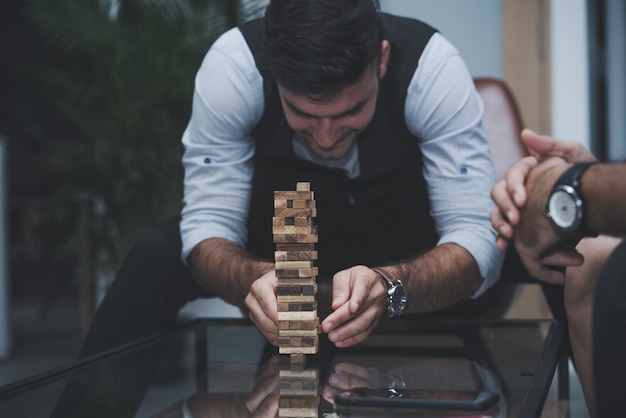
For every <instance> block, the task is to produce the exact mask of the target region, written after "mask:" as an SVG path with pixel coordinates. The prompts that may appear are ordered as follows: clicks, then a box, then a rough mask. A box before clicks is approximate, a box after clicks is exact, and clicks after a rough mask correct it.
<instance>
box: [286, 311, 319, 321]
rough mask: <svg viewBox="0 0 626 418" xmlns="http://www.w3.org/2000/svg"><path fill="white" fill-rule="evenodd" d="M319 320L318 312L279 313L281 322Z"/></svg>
mask: <svg viewBox="0 0 626 418" xmlns="http://www.w3.org/2000/svg"><path fill="white" fill-rule="evenodd" d="M315 318H317V310H315V311H303V312H278V320H279V321H313V320H314V319H315Z"/></svg>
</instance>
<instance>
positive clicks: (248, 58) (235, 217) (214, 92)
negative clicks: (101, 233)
mask: <svg viewBox="0 0 626 418" xmlns="http://www.w3.org/2000/svg"><path fill="white" fill-rule="evenodd" d="M262 86H263V83H262V79H261V75H260V73H259V72H258V70H257V69H256V66H255V64H254V58H253V57H252V54H251V52H250V50H249V48H248V46H247V44H246V43H245V40H244V39H243V36H242V34H241V32H240V31H239V30H238V29H232V30H230V31H228V32H226V33H225V34H224V35H222V36H221V37H220V38H219V39H218V40H217V41H216V42H215V43H214V44H213V45H212V46H211V48H210V50H209V51H208V53H207V54H206V56H205V58H204V61H203V62H202V65H201V66H200V69H199V70H198V73H197V75H196V78H195V87H194V94H193V103H192V112H191V118H190V120H189V123H188V125H187V128H186V129H185V132H184V133H183V138H182V143H183V145H184V147H185V151H184V154H183V165H184V169H185V177H184V200H183V209H182V213H181V215H182V218H181V223H180V230H181V237H182V253H181V257H182V259H183V261H185V262H186V260H187V257H188V256H189V254H190V253H191V251H192V250H193V248H194V247H195V246H196V245H198V243H200V242H201V241H204V240H206V239H209V238H225V239H227V240H230V241H232V242H234V243H236V244H238V245H242V246H243V245H244V244H245V241H246V237H247V229H246V222H247V219H248V209H249V204H250V192H251V178H252V174H253V170H254V167H253V163H252V157H253V155H254V151H255V147H254V141H253V139H252V137H251V136H250V132H251V131H252V129H253V128H254V126H255V125H256V123H257V122H258V120H259V119H260V117H261V113H262V103H263V91H262Z"/></svg>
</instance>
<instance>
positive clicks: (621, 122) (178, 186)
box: [0, 0, 626, 386]
mask: <svg viewBox="0 0 626 418" xmlns="http://www.w3.org/2000/svg"><path fill="white" fill-rule="evenodd" d="M266 4H267V0H60V1H50V0H2V1H1V2H0V138H1V141H0V169H1V171H0V173H1V176H0V177H1V181H0V186H1V187H2V189H1V191H0V203H1V204H0V221H2V222H1V223H0V225H1V227H0V358H1V359H4V364H3V365H2V364H0V366H3V367H4V368H3V369H2V372H0V386H1V385H3V384H7V383H10V382H12V381H14V380H16V379H19V378H22V377H26V376H28V375H31V374H33V373H36V372H39V371H43V370H46V369H48V368H51V367H54V366H57V365H59V364H64V363H65V362H67V361H71V359H73V357H74V356H75V354H76V353H77V351H78V347H79V345H80V342H81V340H82V337H83V335H84V332H85V331H86V329H87V328H88V326H89V323H90V321H91V317H92V315H93V312H94V310H95V308H96V306H97V304H98V302H99V301H100V300H101V299H102V297H103V295H104V294H105V292H106V289H107V287H108V285H109V284H110V283H111V280H112V279H113V277H114V274H115V271H116V269H117V267H118V266H119V264H120V263H121V260H122V259H123V257H124V255H125V254H126V252H127V251H128V249H129V247H130V245H131V244H132V242H133V241H134V239H135V238H136V237H137V235H138V233H139V232H140V231H141V230H142V229H144V228H145V227H146V226H147V225H150V224H153V223H156V222H158V221H160V220H162V219H165V218H167V217H169V216H172V215H175V214H176V213H178V212H179V210H180V207H181V199H182V166H181V162H180V161H181V156H182V151H183V149H182V145H181V143H180V137H181V135H182V132H183V130H184V128H185V125H186V123H187V121H188V119H189V115H190V110H191V96H192V92H193V83H194V75H195V73H196V71H197V69H198V67H199V65H200V63H201V61H202V58H203V56H204V54H205V53H206V51H207V49H208V48H209V46H210V45H211V43H212V42H213V40H214V39H215V38H216V37H217V36H218V35H219V34H221V33H222V32H224V31H225V30H226V29H228V28H230V27H233V26H235V25H237V24H238V23H241V22H243V21H246V20H249V19H251V18H253V17H257V16H261V15H262V14H263V11H264V9H265V5H266ZM380 6H381V9H382V10H383V11H389V12H393V13H397V14H401V15H407V16H412V17H416V18H420V19H422V20H424V21H426V22H427V23H430V24H431V25H433V26H435V27H436V28H438V29H439V30H440V31H441V32H442V33H443V34H444V36H446V37H447V38H448V39H450V41H452V43H453V44H454V45H455V46H457V48H458V49H459V51H460V53H461V55H462V56H463V57H464V58H465V60H466V62H467V64H468V67H469V69H470V72H471V73H472V75H473V76H489V77H496V78H502V79H504V80H505V81H506V82H507V83H508V84H509V86H510V87H511V89H512V91H513V93H514V95H515V96H516V98H517V100H518V102H519V104H520V108H521V112H522V116H523V118H524V120H525V121H526V125H527V126H528V127H531V128H533V129H535V130H537V131H540V132H544V133H552V134H553V135H555V136H559V137H562V138H569V139H576V140H580V141H582V142H583V143H585V144H586V145H587V146H589V147H590V148H591V149H592V150H593V151H594V153H596V155H598V156H599V157H600V158H607V159H624V158H626V139H625V138H626V122H625V120H626V118H624V117H623V115H624V112H625V110H626V82H625V79H626V46H625V44H626V31H625V29H624V28H625V26H626V5H625V4H624V2H623V1H621V0H532V1H523V2H522V1H519V0H473V1H471V2H468V1H466V0H381V1H380ZM146 291H147V292H149V289H146ZM532 300H535V301H536V298H534V299H532ZM541 306H542V305H541V304H540V303H537V304H532V303H531V304H530V305H526V307H525V308H524V309H523V310H522V311H520V312H521V313H518V316H525V317H537V316H540V317H541V316H543V315H545V311H542V309H543V308H542V307H541ZM202 309H207V308H202ZM216 309H217V312H218V314H219V313H220V312H223V310H224V309H228V307H227V306H218V308H216ZM42 346H43V347H45V349H46V350H47V353H49V355H47V356H46V357H41V356H39V357H37V359H38V360H36V361H35V360H33V357H32V356H30V357H29V355H30V354H31V353H40V352H41V348H42ZM20 359H23V361H22V362H21V363H20Z"/></svg>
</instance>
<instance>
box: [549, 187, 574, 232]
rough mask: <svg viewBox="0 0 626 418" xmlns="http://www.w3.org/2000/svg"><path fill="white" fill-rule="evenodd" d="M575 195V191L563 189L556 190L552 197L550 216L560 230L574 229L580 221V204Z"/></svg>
mask: <svg viewBox="0 0 626 418" xmlns="http://www.w3.org/2000/svg"><path fill="white" fill-rule="evenodd" d="M570 189H571V188H570ZM574 193H575V192H574V191H573V189H572V190H568V189H567V187H563V188H561V189H557V190H555V191H554V192H553V193H552V195H551V196H550V200H549V202H548V214H549V215H550V218H551V219H552V221H553V222H554V223H555V224H556V226H558V227H559V228H563V229H569V228H572V227H573V226H575V225H576V223H577V221H578V217H579V216H580V214H579V205H580V203H579V201H578V199H577V198H576V195H575V194H574Z"/></svg>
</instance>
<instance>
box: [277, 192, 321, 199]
mask: <svg viewBox="0 0 626 418" xmlns="http://www.w3.org/2000/svg"><path fill="white" fill-rule="evenodd" d="M274 200H315V194H314V193H313V192H312V191H297V190H296V191H292V190H286V191H278V190H277V191H275V192H274Z"/></svg>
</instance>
